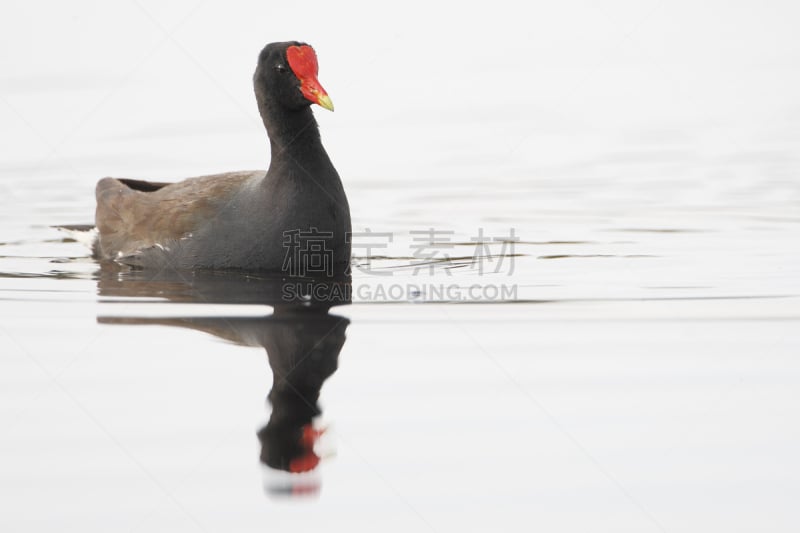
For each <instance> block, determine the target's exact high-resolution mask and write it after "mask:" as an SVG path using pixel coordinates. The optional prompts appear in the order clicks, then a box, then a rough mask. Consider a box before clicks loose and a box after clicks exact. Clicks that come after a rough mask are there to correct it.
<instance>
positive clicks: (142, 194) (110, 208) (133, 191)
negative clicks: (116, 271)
mask: <svg viewBox="0 0 800 533" xmlns="http://www.w3.org/2000/svg"><path fill="white" fill-rule="evenodd" d="M263 176H264V171H246V172H228V173H225V174H214V175H211V176H201V177H197V178H189V179H186V180H183V181H181V182H178V183H168V184H164V183H152V182H147V181H140V180H129V179H116V178H103V179H102V180H100V181H99V182H98V183H97V188H96V190H95V195H96V197H97V210H96V212H95V224H96V226H97V230H98V232H99V236H98V241H97V245H96V246H95V255H96V256H97V257H99V258H101V259H116V258H118V257H121V256H127V255H131V254H134V253H136V252H137V251H139V250H143V249H145V248H150V247H152V246H158V245H167V244H168V243H170V242H172V241H175V240H178V239H181V238H184V237H187V236H189V235H190V234H192V233H193V232H194V231H196V230H197V229H198V228H199V227H200V226H201V225H202V224H205V223H208V221H209V220H213V218H214V216H215V215H216V213H217V212H218V210H219V209H220V207H221V206H223V205H224V204H225V203H227V201H228V200H229V199H230V198H231V196H232V195H233V194H235V193H236V191H238V190H240V189H241V188H242V186H243V185H244V183H245V182H247V181H248V180H253V179H258V178H260V177H263Z"/></svg>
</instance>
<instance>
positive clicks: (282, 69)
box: [273, 63, 286, 74]
mask: <svg viewBox="0 0 800 533" xmlns="http://www.w3.org/2000/svg"><path fill="white" fill-rule="evenodd" d="M273 68H274V69H275V72H279V73H281V74H285V73H286V67H285V66H283V65H282V64H280V63H278V64H277V65H275V66H274V67H273Z"/></svg>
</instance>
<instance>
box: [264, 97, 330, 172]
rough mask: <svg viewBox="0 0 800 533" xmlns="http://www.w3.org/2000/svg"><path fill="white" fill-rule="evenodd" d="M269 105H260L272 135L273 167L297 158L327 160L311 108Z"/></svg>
mask: <svg viewBox="0 0 800 533" xmlns="http://www.w3.org/2000/svg"><path fill="white" fill-rule="evenodd" d="M270 104H271V102H265V103H264V104H263V105H259V111H260V112H261V117H262V120H263V121H264V126H265V127H266V128H267V134H268V135H269V142H270V149H271V155H272V159H271V162H270V166H274V165H276V164H279V163H281V162H284V161H287V160H297V159H298V158H300V159H304V160H308V159H309V158H312V159H318V158H323V159H324V160H328V156H327V154H326V152H325V149H324V148H323V147H322V141H321V139H320V135H319V126H318V125H317V121H316V119H315V118H314V113H313V112H312V111H311V106H306V107H301V108H300V109H286V108H285V107H281V106H277V105H270Z"/></svg>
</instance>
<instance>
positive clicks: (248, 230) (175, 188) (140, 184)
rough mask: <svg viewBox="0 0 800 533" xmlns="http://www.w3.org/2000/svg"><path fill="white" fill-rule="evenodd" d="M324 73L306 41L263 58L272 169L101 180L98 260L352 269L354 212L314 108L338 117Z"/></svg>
mask: <svg viewBox="0 0 800 533" xmlns="http://www.w3.org/2000/svg"><path fill="white" fill-rule="evenodd" d="M317 70H318V66H317V57H316V54H315V52H314V49H313V48H311V46H309V45H307V44H305V43H301V42H296V41H292V42H282V43H271V44H268V45H267V46H266V47H264V49H263V50H262V51H261V54H260V55H259V57H258V66H257V67H256V71H255V74H254V75H253V85H254V88H255V95H256V101H257V103H258V110H259V113H260V114H261V118H262V120H263V122H264V126H265V127H266V129H267V134H268V136H269V141H270V147H271V160H270V164H269V170H267V171H266V172H264V171H241V172H228V173H224V174H215V175H210V176H201V177H197V178H189V179H186V180H184V181H181V182H178V183H156V182H150V181H141V180H133V179H116V178H103V179H102V180H100V182H99V183H98V184H97V189H96V196H97V211H96V216H95V223H96V227H97V231H98V235H97V239H96V241H95V243H94V254H95V257H96V258H98V259H100V260H111V261H116V262H118V263H123V264H126V265H131V266H136V267H143V268H175V269H179V270H185V269H243V270H259V271H274V272H283V273H287V274H301V275H302V274H307V273H309V272H308V269H309V268H310V269H311V270H312V272H310V273H311V274H338V273H341V272H344V271H346V270H347V268H348V266H349V262H350V244H349V233H350V208H349V206H348V203H347V197H346V196H345V192H344V188H343V187H342V182H341V180H340V179H339V174H338V173H337V172H336V169H335V168H334V167H333V164H332V163H331V160H330V158H329V157H328V154H327V152H326V151H325V148H323V146H322V142H321V140H320V134H319V128H318V125H317V122H316V120H315V119H314V115H313V113H312V111H311V107H310V106H311V104H312V103H316V104H319V105H320V106H322V107H324V108H325V109H329V110H331V111H333V104H332V102H331V99H330V98H329V97H328V95H327V93H326V92H325V90H324V89H323V88H322V86H321V85H320V83H319V81H318V80H317ZM309 242H310V243H311V244H310V245H309Z"/></svg>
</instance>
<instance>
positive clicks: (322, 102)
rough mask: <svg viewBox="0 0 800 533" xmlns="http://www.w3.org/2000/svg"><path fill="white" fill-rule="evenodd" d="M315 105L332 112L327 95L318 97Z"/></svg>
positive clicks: (331, 103)
mask: <svg viewBox="0 0 800 533" xmlns="http://www.w3.org/2000/svg"><path fill="white" fill-rule="evenodd" d="M317 103H318V104H319V105H320V106H322V107H324V108H325V109H327V110H328V111H333V102H332V101H331V97H330V96H328V95H327V94H324V95H322V96H320V97H319V98H318V99H317Z"/></svg>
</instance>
